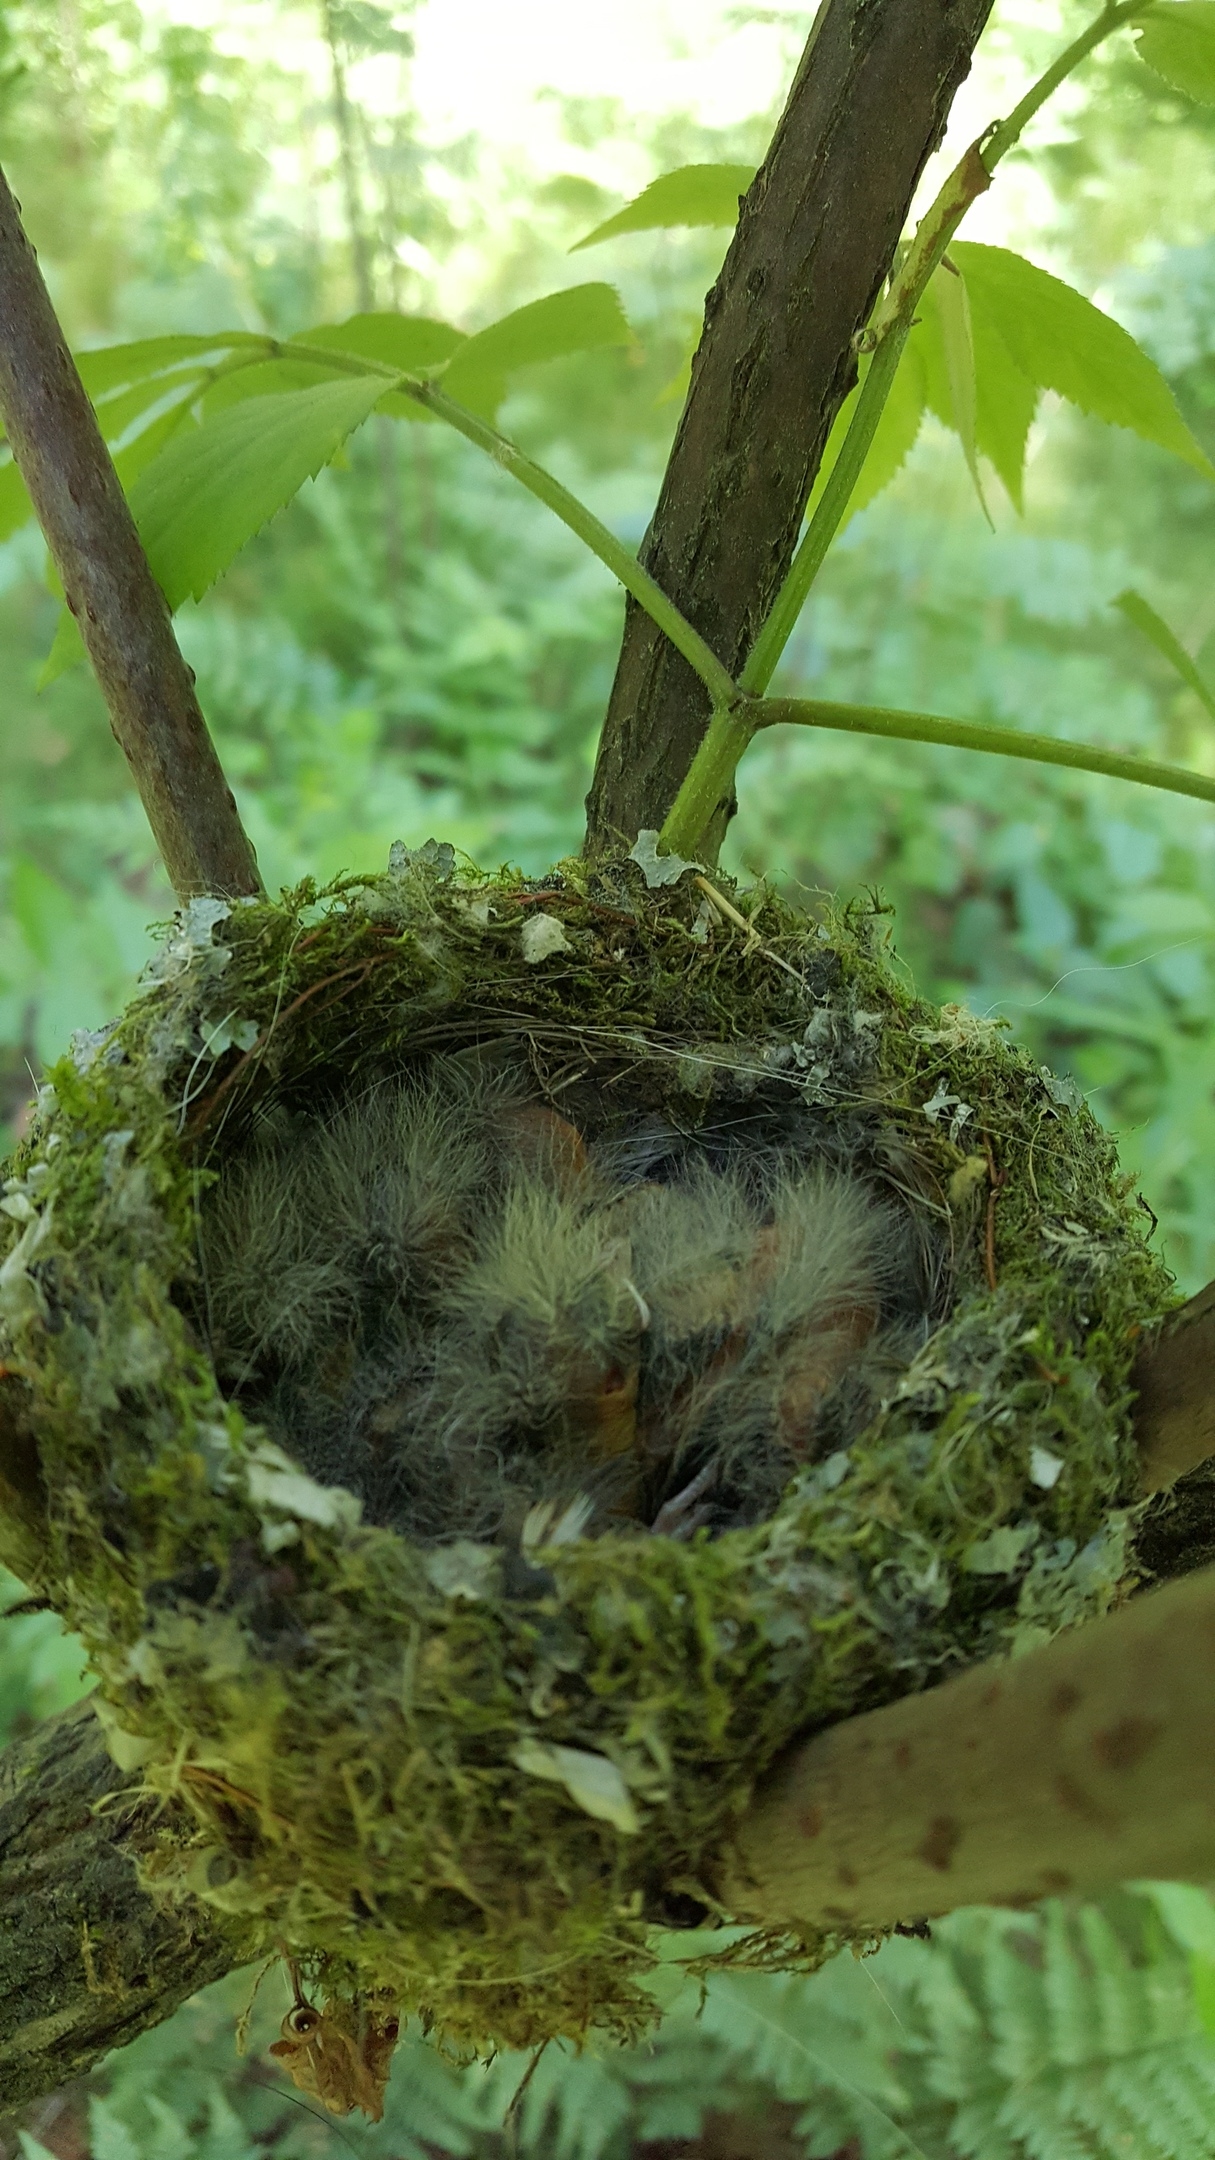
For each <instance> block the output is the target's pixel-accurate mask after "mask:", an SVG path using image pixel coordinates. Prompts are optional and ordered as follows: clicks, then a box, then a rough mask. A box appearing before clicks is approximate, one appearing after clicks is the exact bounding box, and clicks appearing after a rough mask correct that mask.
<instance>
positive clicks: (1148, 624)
mask: <svg viewBox="0 0 1215 2160" xmlns="http://www.w3.org/2000/svg"><path fill="white" fill-rule="evenodd" d="M1113 604H1114V606H1115V607H1116V608H1121V610H1122V612H1123V614H1124V615H1125V616H1126V619H1127V621H1128V622H1133V623H1134V625H1135V628H1136V630H1140V631H1142V633H1143V635H1144V637H1145V638H1149V639H1150V640H1151V643H1152V644H1153V645H1154V646H1155V647H1156V650H1157V652H1158V653H1163V655H1164V657H1165V659H1166V660H1167V661H1168V663H1169V665H1170V667H1172V668H1175V669H1176V671H1177V673H1178V675H1180V677H1181V679H1182V681H1183V682H1184V683H1186V684H1188V686H1189V688H1190V689H1191V690H1192V691H1193V692H1194V695H1195V697H1197V698H1198V699H1200V700H1201V702H1202V704H1203V705H1205V707H1206V709H1207V711H1208V712H1209V713H1210V715H1211V718H1212V719H1213V720H1215V691H1212V690H1211V689H1210V687H1209V686H1208V684H1207V683H1205V682H1204V681H1203V678H1202V676H1201V675H1200V674H1199V672H1198V669H1197V667H1196V666H1195V664H1194V662H1193V661H1192V660H1191V658H1190V656H1189V654H1188V652H1187V651H1186V649H1185V646H1184V645H1183V644H1182V642H1181V640H1180V638H1177V637H1174V635H1173V632H1172V631H1171V630H1170V629H1169V626H1168V624H1167V623H1166V621H1165V620H1164V617H1163V616H1162V615H1158V614H1157V613H1156V610H1155V608H1154V607H1153V606H1152V604H1151V601H1150V600H1145V599H1144V597H1143V594H1142V593H1138V592H1136V591H1135V589H1134V587H1133V586H1132V585H1128V586H1127V588H1126V591H1125V592H1120V593H1119V594H1118V596H1117V598H1116V599H1115V601H1114V603H1113Z"/></svg>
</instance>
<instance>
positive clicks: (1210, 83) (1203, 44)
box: [1135, 0, 1215, 105]
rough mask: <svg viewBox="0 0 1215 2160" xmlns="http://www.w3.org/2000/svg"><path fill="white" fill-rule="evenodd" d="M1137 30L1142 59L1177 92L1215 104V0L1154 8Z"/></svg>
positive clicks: (1194, 1) (1137, 44)
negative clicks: (1180, 91)
mask: <svg viewBox="0 0 1215 2160" xmlns="http://www.w3.org/2000/svg"><path fill="white" fill-rule="evenodd" d="M1135 27H1136V38H1135V50H1136V52H1137V53H1138V54H1139V57H1140V59H1141V60H1146V61H1147V64H1148V66H1149V67H1150V68H1152V69H1153V70H1154V72H1155V73H1156V74H1157V75H1163V77H1164V79H1165V81H1166V82H1167V83H1171V84H1172V86H1173V88H1174V90H1183V91H1184V92H1185V95H1186V96H1187V97H1192V98H1196V99H1197V100H1198V102H1199V104H1201V105H1215V0H1182V4H1181V5H1174V4H1170V5H1168V6H1164V7H1157V8H1153V9H1152V11H1151V13H1150V14H1148V15H1145V16H1144V18H1143V21H1142V22H1141V23H1137V24H1136V26H1135Z"/></svg>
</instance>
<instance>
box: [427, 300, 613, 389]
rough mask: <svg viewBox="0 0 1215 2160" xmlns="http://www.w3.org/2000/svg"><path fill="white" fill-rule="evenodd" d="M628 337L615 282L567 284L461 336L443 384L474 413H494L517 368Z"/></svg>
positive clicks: (587, 350)
mask: <svg viewBox="0 0 1215 2160" xmlns="http://www.w3.org/2000/svg"><path fill="white" fill-rule="evenodd" d="M632 342H633V333H632V331H631V330H630V328H629V325H628V322H627V319H626V317H625V313H624V309H623V308H622V307H621V305H620V296H619V294H618V293H617V291H616V288H615V286H613V285H599V284H594V285H571V286H569V287H568V288H567V289H566V291H564V292H555V293H549V294H548V295H547V297H546V298H545V299H543V300H533V301H531V302H530V303H529V305H528V306H527V307H521V308H516V309H515V310H514V311H513V313H512V314H510V315H504V316H503V317H502V319H501V321H500V322H496V323H490V324H489V326H488V328H487V329H485V330H479V331H478V332H477V334H476V336H475V337H470V338H467V339H465V341H464V343H463V344H462V345H461V346H460V348H459V350H458V352H457V353H456V354H455V356H454V358H453V359H452V360H451V362H450V364H449V366H448V368H447V371H446V373H445V375H444V376H443V388H444V390H446V391H448V392H449V393H450V395H451V396H452V397H453V398H457V399H458V400H459V402H460V403H461V404H462V405H468V406H471V407H472V409H473V411H474V412H479V413H485V414H489V415H492V414H493V413H494V412H495V411H496V409H497V407H498V406H499V405H500V404H501V402H502V399H503V397H504V396H505V394H506V378H507V376H508V375H511V374H513V373H514V371H515V369H516V368H521V367H532V366H535V364H536V363H537V362H538V361H542V360H556V359H560V358H561V357H563V356H564V355H565V354H566V353H575V352H593V351H596V350H598V349H601V348H603V347H604V346H609V345H631V344H632Z"/></svg>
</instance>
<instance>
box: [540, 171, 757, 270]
mask: <svg viewBox="0 0 1215 2160" xmlns="http://www.w3.org/2000/svg"><path fill="white" fill-rule="evenodd" d="M754 178H755V167H754V165H680V166H679V167H677V169H676V170H675V171H674V172H669V173H662V174H660V176H659V178H658V179H657V180H651V182H650V184H649V186H648V187H645V188H642V190H641V193H640V195H635V196H634V197H633V200H632V202H630V203H626V204H625V206H624V208H623V210H617V212H616V214H615V216H614V217H610V218H605V219H604V221H603V223H602V225H596V227H595V229H594V231H593V232H589V233H585V234H584V235H583V237H582V239H581V240H576V241H575V242H574V245H573V247H572V248H571V249H570V254H571V255H575V254H577V252H578V249H579V248H588V247H598V245H599V243H600V241H601V240H614V239H615V238H616V235H617V233H630V232H651V231H653V230H654V229H655V228H656V227H658V226H669V225H736V224H737V223H738V198H739V196H740V195H745V194H746V192H747V189H748V188H749V187H750V185H751V182H752V181H753V180H754Z"/></svg>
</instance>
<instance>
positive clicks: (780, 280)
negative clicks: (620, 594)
mask: <svg viewBox="0 0 1215 2160" xmlns="http://www.w3.org/2000/svg"><path fill="white" fill-rule="evenodd" d="M989 7H990V0H883V4H882V5H880V6H874V5H872V4H871V0H824V4H823V6H822V7H821V8H820V11H819V14H818V17H817V19H816V21H815V24H814V28H813V30H812V31H811V34H810V41H809V44H808V45H807V47H806V51H805V54H804V56H803V59H802V63H801V66H800V68H799V69H798V73H797V77H796V80H795V81H794V84H793V88H792V91H791V92H790V95H789V101H788V104H787V105H786V107H785V111H784V114H783V116H782V118H781V121H780V124H779V126H778V127H777V130H776V134H775V136H774V137H773V140H772V145H771V148H770V150H769V152H768V156H767V158H766V160H765V162H764V164H763V165H762V166H761V168H760V171H759V173H758V174H757V175H756V178H755V181H754V182H753V184H752V187H751V189H750V192H749V193H748V195H747V196H746V198H745V200H744V202H743V206H742V212H741V215H740V218H739V224H738V230H737V232H736V234H735V236H734V240H733V243H732V245H731V247H730V251H729V253H728V255H727V256H726V260H725V263H724V265H723V268H722V271H721V275H720V277H719V278H718V280H717V283H716V284H715V285H714V287H713V289H712V291H711V292H710V293H709V296H708V299H707V301H706V303H705V330H704V336H703V337H702V339H701V344H700V349H699V351H698V353H697V355H696V358H695V361H694V362H693V367H692V386H691V389H690V391H689V393H688V400H687V404H686V405H685V407H684V411H683V417H682V419H681V420H680V423H679V429H678V432H677V434H676V437H675V444H674V447H673V449H672V451H671V457H670V461H669V463H668V466H667V471H666V477H665V479H664V481H663V487H662V493H661V495H660V497H659V501H658V507H657V509H656V511H655V513H654V517H653V520H652V522H651V525H650V529H649V532H648V534H647V536H646V540H645V542H644V545H643V547H642V551H641V557H642V561H643V562H644V564H645V566H646V568H647V569H648V570H649V571H650V572H651V574H652V575H653V576H654V577H655V578H656V579H657V582H658V583H659V585H661V586H662V588H663V590H664V591H665V592H666V593H668V594H669V596H670V597H671V599H672V600H674V601H675V603H676V605H677V606H678V607H679V608H680V609H681V610H682V612H683V613H684V614H685V615H686V616H687V617H688V620H689V621H690V622H691V623H692V624H693V625H694V626H695V628H696V629H697V630H699V632H700V633H701V635H702V636H703V637H704V638H705V639H707V641H708V643H709V644H710V645H711V646H712V648H713V650H714V652H715V653H716V654H717V656H718V658H719V659H720V660H722V661H723V662H724V663H725V665H726V667H727V668H728V669H729V671H730V673H731V674H732V675H737V674H738V672H739V670H740V669H741V667H742V664H743V662H744V661H745V659H746V657H747V655H748V653H749V651H750V649H751V647H752V645H753V644H754V642H755V639H756V637H757V636H758V633H759V629H760V626H761V624H762V622H763V619H764V616H765V615H766V613H767V611H768V608H769V607H770V605H771V603H772V600H773V598H774V597H775V594H776V592H777V589H778V587H779V585H780V583H781V581H782V579H783V577H784V575H785V572H786V571H787V570H788V567H789V564H790V562H791V561H792V558H793V551H794V548H795V546H796V544H797V536H798V529H799V527H800V524H801V519H802V513H803V511H804V509H805V506H806V500H807V497H808V495H809V492H810V488H811V485H812V483H813V479H814V475H815V473H816V472H817V470H818V464H819V459H820V457H821V455H822V450H823V445H824V443H825V442H826V439H827V434H828V431H829V429H830V427H831V423H832V421H833V420H834V418H835V415H836V413H837V412H838V410H839V408H840V406H841V404H842V403H843V401H844V398H845V397H846V395H847V393H848V391H849V390H850V389H851V387H852V384H853V382H854V381H855V378H856V362H855V356H854V350H853V339H854V337H855V335H856V333H857V332H858V331H859V330H861V329H862V328H863V326H864V324H865V323H866V321H867V320H868V317H869V314H870V311H871V309H872V307H873V303H874V300H875V299H876V297H877V294H878V291H879V288H880V286H881V282H882V279H883V278H884V277H885V276H886V274H887V272H888V270H889V268H890V265H891V262H892V260H893V257H894V251H895V247H896V245H897V243H898V240H899V236H900V234H901V232H902V230H903V225H904V222H905V219H906V216H907V211H908V208H909V205H910V202H911V197H912V193H913V191H914V188H915V184H916V181H917V179H918V178H919V175H920V172H921V170H922V168H923V165H924V162H925V159H926V158H927V156H928V154H929V152H930V151H931V150H932V149H934V148H935V146H936V144H937V143H938V141H939V140H940V137H941V134H942V132H943V130H944V126H945V121H946V118H947V116H948V113H949V108H950V104H951V103H952V100H953V96H954V92H955V91H956V89H957V87H958V85H959V83H960V82H961V81H962V80H963V78H964V77H965V75H966V73H967V70H968V68H969V66H970V56H971V52H972V51H973V48H974V45H975V43H976V41H977V39H978V36H979V33H980V31H981V30H982V28H983V25H984V23H985V21H986V19H987V15H988V12H989ZM707 718H708V703H707V700H706V698H705V695H704V693H703V691H702V689H701V687H700V685H699V683H698V682H697V681H696V679H695V677H694V676H693V674H692V672H691V670H690V669H689V668H688V666H687V664H686V662H684V661H683V660H682V659H680V657H679V655H678V654H676V653H675V652H673V651H672V649H671V647H670V646H669V645H668V643H667V642H666V640H665V638H664V637H663V636H662V633H661V632H660V631H658V630H656V629H655V627H654V624H653V623H652V622H651V621H650V620H649V618H648V617H647V616H646V615H645V614H644V613H643V612H642V611H641V610H640V609H639V608H637V607H636V606H635V605H633V604H632V603H630V604H629V606H628V609H627V613H626V618H625V633H624V646H623V649H622V652H621V656H620V663H619V667H618V669H617V674H616V682H615V686H614V688H613V691H612V699H611V704H610V707H609V710H608V717H607V723H606V726H605V729H604V733H603V738H602V741H601V744H600V749H599V760H598V764H597V766H596V771H595V778H594V782H593V784H592V788H591V793H590V796H589V798H588V802H587V814H588V846H589V847H591V848H595V847H602V846H605V845H609V844H610V843H611V842H612V841H613V840H614V839H616V838H617V837H618V836H619V835H620V834H624V835H625V836H626V838H628V839H630V840H631V839H632V838H633V837H634V835H635V834H636V833H637V831H638V830H639V828H641V827H643V826H653V827H655V828H656V827H658V826H660V825H661V824H662V821H663V819H664V817H665V816H666V813H667V811H668V810H669V809H670V807H671V804H672V802H673V801H674V799H675V796H676V793H677V791H678V788H679V785H680V782H681V781H682V780H683V778H684V775H685V773H686V772H687V770H688V767H689V765H690V763H691V761H692V757H693V755H694V753H695V750H696V747H697V745H698V743H699V741H700V739H701V736H702V735H703V733H704V729H705V724H706V721H707ZM718 836H719V835H718Z"/></svg>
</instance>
